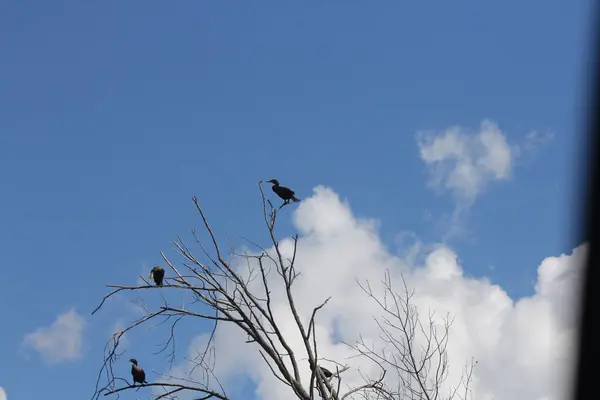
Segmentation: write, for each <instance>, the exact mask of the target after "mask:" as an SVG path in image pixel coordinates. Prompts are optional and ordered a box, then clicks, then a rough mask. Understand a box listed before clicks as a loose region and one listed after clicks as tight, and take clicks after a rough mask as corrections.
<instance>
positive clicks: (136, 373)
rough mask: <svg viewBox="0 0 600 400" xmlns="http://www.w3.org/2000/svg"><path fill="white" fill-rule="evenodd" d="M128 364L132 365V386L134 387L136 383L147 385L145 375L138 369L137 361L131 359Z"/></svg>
mask: <svg viewBox="0 0 600 400" xmlns="http://www.w3.org/2000/svg"><path fill="white" fill-rule="evenodd" d="M129 362H130V363H131V364H132V365H131V375H133V384H134V385H135V384H136V382H137V383H148V382H146V373H145V372H144V370H143V369H141V368H140V367H138V365H137V360H136V359H135V358H132V359H130V360H129Z"/></svg>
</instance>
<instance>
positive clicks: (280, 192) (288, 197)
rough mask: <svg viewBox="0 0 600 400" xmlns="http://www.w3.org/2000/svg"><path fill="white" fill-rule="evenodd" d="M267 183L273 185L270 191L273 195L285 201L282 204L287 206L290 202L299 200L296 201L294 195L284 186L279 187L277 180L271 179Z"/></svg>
mask: <svg viewBox="0 0 600 400" xmlns="http://www.w3.org/2000/svg"><path fill="white" fill-rule="evenodd" d="M267 182H269V183H272V184H273V187H272V188H271V189H273V191H274V192H275V194H277V196H279V197H281V198H282V199H283V200H284V201H285V203H284V204H288V203H289V202H290V201H293V202H297V201H300V199H298V198H297V197H296V196H295V193H294V191H293V190H292V189H290V188H287V187H285V186H280V185H279V181H278V180H277V179H271V180H270V181H267Z"/></svg>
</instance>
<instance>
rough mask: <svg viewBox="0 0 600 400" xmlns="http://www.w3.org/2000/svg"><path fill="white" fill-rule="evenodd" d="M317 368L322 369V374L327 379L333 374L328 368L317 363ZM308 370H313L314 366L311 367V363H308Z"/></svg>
mask: <svg viewBox="0 0 600 400" xmlns="http://www.w3.org/2000/svg"><path fill="white" fill-rule="evenodd" d="M319 368H320V369H321V371H323V375H325V378H328V379H329V378H331V377H332V376H333V373H332V372H331V371H330V370H328V369H327V368H325V367H321V366H320V365H319ZM310 370H311V371H314V370H315V367H313V365H312V364H310Z"/></svg>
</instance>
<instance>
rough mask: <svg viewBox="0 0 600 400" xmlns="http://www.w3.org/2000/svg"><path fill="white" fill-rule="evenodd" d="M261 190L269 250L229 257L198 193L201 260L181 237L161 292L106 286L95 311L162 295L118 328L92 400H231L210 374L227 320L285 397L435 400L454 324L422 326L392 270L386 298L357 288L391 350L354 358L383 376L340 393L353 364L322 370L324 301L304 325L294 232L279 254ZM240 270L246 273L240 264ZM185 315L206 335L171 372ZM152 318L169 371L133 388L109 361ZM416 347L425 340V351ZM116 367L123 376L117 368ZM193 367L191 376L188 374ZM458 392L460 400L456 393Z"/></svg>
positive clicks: (357, 347) (362, 347) (364, 351)
mask: <svg viewBox="0 0 600 400" xmlns="http://www.w3.org/2000/svg"><path fill="white" fill-rule="evenodd" d="M258 186H259V190H260V194H261V198H262V205H263V218H264V222H265V225H266V228H267V231H268V237H269V241H270V245H269V246H270V247H271V248H270V249H267V248H265V247H263V246H260V245H259V244H256V243H254V242H252V241H250V240H247V239H246V240H247V241H248V243H249V244H250V245H251V246H253V247H254V248H256V251H255V252H254V253H252V254H250V253H249V252H245V253H244V254H238V253H236V252H235V251H234V250H230V251H228V252H227V254H225V253H224V251H223V249H222V246H220V245H219V243H218V240H217V238H216V235H215V233H214V232H213V229H212V228H211V227H210V225H209V223H208V221H207V218H206V215H205V213H204V211H203V209H202V208H201V206H200V204H199V203H198V200H197V199H196V198H195V197H194V198H193V201H194V204H195V206H196V209H197V211H198V213H199V215H200V217H201V219H202V224H203V227H204V230H205V235H206V240H207V241H208V242H209V243H210V246H205V245H204V244H203V242H202V240H201V239H200V235H198V234H197V232H196V231H195V230H192V234H193V238H194V241H195V242H196V244H197V246H198V248H199V251H200V254H201V256H200V257H197V256H196V255H194V254H192V252H191V250H190V248H189V247H188V246H187V245H186V244H185V243H184V241H183V240H182V239H181V238H178V240H177V241H175V242H174V243H173V246H174V248H175V250H176V252H177V253H178V254H179V255H180V257H181V262H180V263H179V264H177V265H176V264H175V263H173V262H172V261H171V260H170V259H169V258H167V256H166V255H165V254H164V253H162V252H161V256H162V258H163V260H164V262H165V264H166V266H168V267H167V268H166V269H167V274H166V277H165V279H164V285H163V286H161V287H160V288H159V287H157V286H155V285H152V284H151V283H149V282H147V281H146V280H145V279H144V277H141V279H142V280H143V281H144V284H143V285H138V286H127V285H108V287H110V288H111V289H112V291H111V292H110V293H109V294H107V295H106V296H105V297H104V298H103V299H102V302H101V303H100V305H99V306H98V307H97V308H96V309H95V310H94V311H93V313H92V314H94V313H96V312H97V311H98V310H100V309H101V308H102V306H103V305H104V303H105V301H106V300H107V299H109V298H110V297H112V296H114V295H116V294H117V293H120V292H122V291H133V292H137V291H140V290H144V291H146V290H160V291H159V292H158V294H159V295H160V298H161V304H160V305H159V306H157V307H155V308H152V307H150V306H148V305H147V304H145V303H142V304H140V306H141V309H142V310H143V315H142V316H141V317H140V318H139V319H138V320H136V321H134V322H132V323H131V324H129V325H128V326H127V327H126V328H124V329H122V330H120V331H118V332H116V333H115V334H114V335H113V336H112V337H111V338H110V340H109V341H108V342H107V344H106V346H105V355H104V360H103V363H102V366H101V368H100V372H99V374H98V380H97V383H96V388H95V392H94V396H93V397H92V398H93V399H98V398H99V396H100V395H104V396H108V395H112V394H114V395H116V397H118V396H119V393H120V392H122V391H126V390H133V389H136V390H139V388H140V387H145V386H151V387H156V388H158V393H156V394H155V395H154V398H155V399H161V398H175V397H176V395H177V394H181V393H182V392H195V393H196V394H197V395H198V397H197V398H198V399H210V398H215V399H220V400H232V399H231V398H230V397H229V396H228V394H227V393H226V390H225V388H224V386H223V385H222V384H221V382H220V381H219V379H218V377H217V376H216V373H215V357H216V354H215V345H214V341H215V334H216V332H218V326H219V324H223V323H227V324H233V325H234V326H235V327H236V328H237V329H239V330H240V332H243V333H244V334H245V335H246V336H247V341H246V343H248V344H249V346H254V349H256V350H257V351H258V353H259V354H260V356H261V358H262V360H263V362H264V363H265V364H266V365H267V366H268V367H269V368H270V371H271V372H272V374H273V376H274V377H276V378H277V379H278V380H279V381H280V382H282V383H283V384H284V385H286V386H287V387H288V388H289V390H290V396H292V395H293V396H295V398H298V399H302V400H313V399H315V398H322V399H326V400H345V399H353V398H364V399H386V400H392V399H394V400H396V399H398V400H399V399H422V400H438V399H441V397H440V396H441V395H440V393H441V388H442V384H443V382H444V380H445V379H446V377H447V374H448V359H447V351H446V346H447V343H448V333H449V329H450V324H451V321H450V320H446V323H445V325H443V327H442V332H441V333H440V332H438V331H437V329H436V327H435V324H434V319H433V316H430V319H429V324H428V326H426V325H423V324H422V323H421V321H420V318H419V316H418V313H417V311H416V308H415V307H414V306H413V305H412V304H411V297H412V293H410V292H409V291H408V289H407V286H406V283H404V292H403V293H396V292H394V290H393V288H392V282H391V278H390V275H389V273H388V274H386V277H385V281H384V288H385V295H384V298H383V299H379V298H378V297H377V296H376V295H374V294H373V291H372V290H371V287H370V285H369V284H368V282H367V283H366V285H361V288H362V289H363V290H364V291H365V292H366V293H367V294H368V295H369V296H370V297H371V298H372V299H374V300H375V301H376V302H377V303H378V304H379V305H380V306H381V309H382V311H383V314H384V317H383V319H382V320H380V319H376V323H377V324H378V327H379V330H380V333H381V339H382V340H383V343H385V344H386V345H387V347H384V348H383V349H376V348H374V347H372V346H369V345H367V344H366V343H365V341H364V340H362V338H360V340H359V341H358V342H357V343H352V344H348V346H350V347H351V348H352V349H353V350H354V351H355V352H356V353H355V354H356V356H357V357H365V358H367V359H369V360H371V361H373V362H375V363H376V364H377V366H378V367H379V368H380V371H381V373H380V374H379V375H378V376H377V377H376V378H372V377H367V376H364V375H362V372H360V371H359V373H360V375H361V376H362V378H363V382H361V384H358V385H356V386H351V385H347V384H346V385H344V387H343V388H342V374H343V373H344V372H345V371H347V370H348V369H349V368H350V367H349V366H348V365H344V364H340V363H338V362H335V361H333V363H334V364H335V365H336V369H335V371H334V372H332V371H329V370H327V369H325V368H322V367H320V366H319V362H318V360H319V355H318V346H317V339H316V333H315V321H316V319H317V314H318V312H319V310H321V309H322V308H323V307H325V306H326V304H327V302H328V301H329V300H330V298H327V299H323V301H322V302H320V303H318V304H315V306H314V308H313V309H312V312H311V313H310V317H308V315H307V316H306V317H307V319H308V321H303V319H302V317H301V313H300V312H299V310H298V307H297V305H296V304H295V302H294V296H293V287H294V282H295V281H296V279H298V277H299V276H300V273H299V272H298V271H297V270H296V254H297V250H298V236H297V235H296V236H294V237H293V238H292V244H293V245H292V247H291V249H289V248H287V249H282V246H280V243H279V241H278V240H277V238H276V234H275V225H276V224H275V223H276V218H277V215H278V212H280V211H281V210H282V209H283V208H284V206H286V205H287V204H286V203H284V204H282V205H281V206H279V207H278V208H276V207H274V206H273V204H272V203H271V201H269V200H267V199H266V197H265V193H264V191H263V188H262V181H261V182H259V185H258ZM284 247H285V246H284ZM240 265H243V266H244V267H245V268H244V269H242V268H240ZM273 274H275V275H273ZM169 275H170V276H171V277H169ZM359 285H360V283H359ZM164 291H174V292H176V293H179V294H182V295H183V296H182V297H183V298H184V299H185V301H186V302H187V303H186V302H184V304H183V305H181V306H176V305H174V301H168V300H167V296H166V294H163V293H164ZM275 292H278V293H279V294H280V296H281V297H282V298H283V299H284V300H285V303H286V306H287V308H288V311H289V312H290V313H291V315H292V316H293V320H294V321H295V325H296V328H297V330H298V333H299V337H301V340H302V344H303V345H302V350H301V351H300V354H297V353H296V352H297V351H298V350H297V349H296V352H294V350H293V349H292V345H291V344H290V338H289V337H286V336H285V335H284V334H283V332H282V327H281V322H280V321H278V319H277V318H276V317H275V314H274V311H273V302H274V301H275V300H278V299H275V298H274V293H275ZM178 304H179V303H178ZM184 318H185V319H188V320H190V319H191V320H192V321H193V320H196V321H198V320H204V321H210V322H211V323H212V330H211V333H210V335H209V337H208V340H207V342H206V344H205V347H204V348H203V350H202V351H199V352H198V354H197V355H196V356H195V357H192V358H188V359H187V360H188V362H189V363H190V365H191V366H192V367H191V370H190V371H189V374H187V376H173V375H171V371H172V368H171V367H172V364H173V360H174V359H175V341H176V336H177V335H176V327H177V325H178V323H179V322H180V321H181V320H183V319H184ZM154 322H157V323H159V324H165V323H168V322H169V323H170V324H171V325H170V329H168V337H167V339H166V341H165V343H164V344H163V346H162V348H161V350H160V352H165V353H166V354H167V358H168V368H165V370H166V371H167V372H164V373H162V374H160V376H159V379H158V380H153V379H151V378H150V377H148V375H147V378H146V379H147V380H148V381H149V382H150V383H144V384H138V385H134V384H133V382H131V383H130V382H129V380H128V379H126V378H125V377H121V376H118V375H117V374H116V373H115V371H116V369H115V365H116V363H117V362H118V361H119V360H120V359H121V356H122V354H123V351H122V350H121V348H120V347H119V345H120V344H121V340H122V338H123V335H124V334H125V333H127V332H129V331H132V330H134V329H138V328H140V327H143V326H148V325H150V324H152V323H154ZM306 322H307V323H306ZM417 335H422V339H424V340H421V341H420V342H418V343H417V341H416V339H415V338H416V337H417ZM419 343H425V345H424V347H423V345H422V344H419ZM419 346H421V347H419ZM389 348H391V352H390V351H389ZM250 350H251V349H250V348H249V351H250ZM301 360H308V364H309V367H310V370H311V374H310V379H308V382H306V381H303V380H302V378H301V376H302V375H304V371H306V368H304V367H303V364H301V363H300V361H301ZM328 361H332V360H328ZM123 364H124V363H123ZM304 366H306V365H305V364H304ZM119 369H120V370H122V367H119ZM472 370H473V365H471V366H470V368H467V370H465V374H464V377H463V379H462V380H461V381H460V382H459V384H458V385H457V386H456V388H455V389H453V391H452V393H450V395H448V396H447V397H446V399H447V400H450V399H452V398H454V397H455V396H459V397H462V399H463V400H466V396H467V394H468V391H469V383H470V380H471V374H472ZM194 371H196V372H195V374H192V373H194ZM386 371H388V372H390V371H391V372H392V374H391V376H390V374H388V379H386ZM198 375H199V376H200V378H198ZM459 389H460V390H461V392H459ZM462 393H464V396H461V395H462Z"/></svg>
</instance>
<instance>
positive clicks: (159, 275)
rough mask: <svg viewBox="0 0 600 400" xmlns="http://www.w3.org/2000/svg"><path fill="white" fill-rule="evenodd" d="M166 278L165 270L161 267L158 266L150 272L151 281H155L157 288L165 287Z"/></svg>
mask: <svg viewBox="0 0 600 400" xmlns="http://www.w3.org/2000/svg"><path fill="white" fill-rule="evenodd" d="M164 277H165V270H164V269H162V268H161V267H159V266H158V265H157V266H156V267H154V268H152V271H150V279H153V280H154V283H156V286H162V285H163V278H164Z"/></svg>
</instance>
